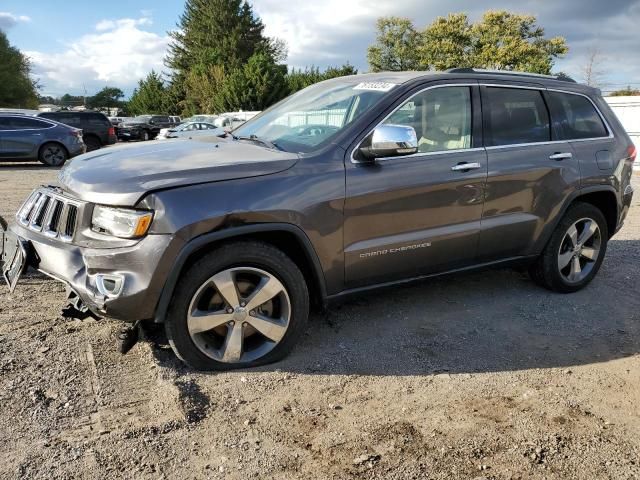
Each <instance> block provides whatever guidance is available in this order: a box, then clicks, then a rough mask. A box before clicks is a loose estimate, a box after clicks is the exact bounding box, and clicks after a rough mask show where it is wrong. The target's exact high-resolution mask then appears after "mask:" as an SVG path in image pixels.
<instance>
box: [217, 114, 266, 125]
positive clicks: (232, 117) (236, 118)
mask: <svg viewBox="0 0 640 480" xmlns="http://www.w3.org/2000/svg"><path fill="white" fill-rule="evenodd" d="M259 113H260V112H259V111H254V112H225V113H222V114H220V116H221V117H224V118H228V119H229V122H230V125H229V126H230V128H231V129H234V128H238V127H239V126H240V125H242V124H243V123H245V122H248V121H249V120H251V119H252V118H253V117H255V116H256V115H258V114H259Z"/></svg>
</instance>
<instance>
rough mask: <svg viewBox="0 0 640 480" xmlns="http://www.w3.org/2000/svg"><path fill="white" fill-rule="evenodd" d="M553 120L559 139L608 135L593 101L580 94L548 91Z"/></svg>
mask: <svg viewBox="0 0 640 480" xmlns="http://www.w3.org/2000/svg"><path fill="white" fill-rule="evenodd" d="M548 95H549V102H550V107H551V111H552V113H553V122H554V124H556V125H557V126H558V134H559V135H560V139H561V140H577V139H582V138H598V137H606V136H608V135H609V132H608V131H607V128H606V127H605V125H604V123H603V121H602V118H601V117H600V115H599V114H598V112H597V111H596V109H595V107H594V106H593V103H591V101H590V100H589V99H588V98H586V97H583V96H582V95H573V94H570V93H562V92H549V93H548Z"/></svg>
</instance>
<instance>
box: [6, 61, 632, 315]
mask: <svg viewBox="0 0 640 480" xmlns="http://www.w3.org/2000/svg"><path fill="white" fill-rule="evenodd" d="M361 78H362V81H385V82H393V83H396V84H398V87H397V88H394V89H393V90H392V91H391V92H389V94H388V95H387V96H386V97H385V98H384V99H383V100H382V101H381V102H380V104H379V105H378V107H377V108H376V109H374V110H373V111H371V112H369V114H367V115H364V116H363V117H361V118H358V119H357V120H356V121H354V122H353V123H352V124H351V125H350V126H349V127H348V128H345V129H344V131H342V132H340V133H339V134H338V135H336V137H335V138H334V139H333V141H332V142H331V143H329V144H327V145H324V146H323V147H322V148H321V149H319V150H318V151H316V152H314V153H313V154H306V155H300V156H298V155H294V154H290V153H284V152H277V151H274V150H270V149H267V148H264V147H261V146H257V145H254V144H251V143H249V142H233V141H221V142H219V143H215V144H204V143H203V144H199V143H197V142H182V141H176V142H172V143H171V145H165V144H163V145H161V146H159V145H156V144H154V145H150V144H143V145H139V146H131V147H130V148H125V149H118V150H117V151H116V150H114V151H113V152H98V153H96V154H91V155H86V156H84V157H82V158H81V159H79V160H78V161H74V162H71V164H70V165H69V166H68V167H67V168H66V169H65V170H64V172H63V173H62V174H61V177H60V181H61V185H62V189H63V191H64V192H66V194H69V195H71V196H73V197H76V198H80V199H82V200H85V201H87V202H96V203H106V204H110V205H120V206H125V205H128V206H135V207H136V208H149V209H153V210H154V211H155V218H154V221H153V224H152V226H151V230H150V232H149V235H148V236H147V237H145V238H144V239H143V240H140V241H122V240H119V239H113V238H108V237H106V238H105V236H100V235H98V234H94V233H91V232H89V231H87V230H88V227H87V223H86V222H87V219H88V218H90V212H91V209H92V206H91V203H88V204H87V206H86V208H85V210H84V214H83V222H84V230H83V231H82V232H81V235H80V241H81V243H80V244H78V242H75V243H74V244H72V245H68V246H64V247H63V246H59V245H58V246H57V247H56V246H55V245H53V246H49V245H46V244H47V242H45V241H44V240H43V239H42V238H41V236H39V235H38V234H36V233H34V232H31V231H29V230H26V229H24V228H22V227H20V226H15V227H13V230H14V231H15V232H16V233H17V234H18V235H19V236H21V237H23V238H25V239H28V240H31V241H32V243H33V247H34V249H35V250H36V252H37V253H38V255H39V256H40V257H41V258H42V257H43V254H44V255H45V256H46V257H47V258H46V259H44V258H43V259H42V260H41V263H40V265H39V267H40V268H41V269H42V270H43V271H45V272H47V273H49V274H52V275H54V276H56V277H57V278H59V279H61V280H62V281H64V282H66V283H68V284H71V285H73V286H74V288H76V289H77V291H78V293H79V294H80V296H81V297H82V298H83V299H85V301H87V303H88V304H89V305H90V306H91V307H92V308H93V309H95V310H96V311H97V312H98V313H100V314H107V315H109V316H113V317H115V318H120V319H123V320H128V321H132V320H137V319H140V318H151V317H155V318H156V320H158V321H162V320H163V308H164V307H162V306H163V305H164V306H165V307H166V305H167V304H168V302H169V301H170V298H171V295H172V292H173V288H174V286H175V283H176V282H177V281H178V280H177V279H179V275H180V271H181V269H182V268H183V266H184V265H185V263H186V262H187V261H188V259H189V258H190V255H192V254H195V255H197V254H198V252H200V251H201V250H202V249H203V248H207V247H208V246H209V245H211V243H212V242H217V241H221V240H225V241H228V240H229V239H230V238H234V237H235V236H239V235H247V234H252V233H253V234H255V235H258V234H260V235H261V234H263V233H264V232H267V231H276V232H283V233H285V232H286V233H288V234H290V235H291V236H290V237H287V238H288V240H287V242H290V244H291V246H290V247H289V244H288V243H286V242H285V243H284V244H283V245H282V248H283V250H284V251H285V253H289V251H290V252H291V253H293V251H294V250H295V249H296V248H295V246H294V243H298V244H299V246H300V248H302V249H304V250H305V252H306V253H307V255H308V258H309V259H311V261H310V268H311V269H312V270H314V272H313V273H314V277H315V278H316V279H317V282H319V283H320V284H321V285H320V288H319V290H320V292H321V293H322V296H323V300H324V301H328V300H331V299H335V298H339V297H341V296H344V295H345V294H348V293H350V292H354V291H359V290H361V289H363V288H373V287H376V286H380V285H384V284H388V283H392V282H395V281H406V280H409V279H413V278H420V277H423V276H427V275H433V274H438V273H444V272H447V271H452V270H457V269H464V268H471V267H475V266H481V265H486V264H489V263H492V262H502V261H511V260H514V259H526V258H530V257H531V256H534V255H537V254H539V253H540V252H541V251H542V248H543V247H544V245H545V244H546V241H547V239H548V238H549V236H550V234H551V232H552V231H553V228H555V224H556V223H557V222H558V221H559V219H560V218H561V216H562V214H563V212H564V211H565V210H566V208H568V206H569V204H570V202H571V201H573V200H575V199H576V198H579V197H580V196H581V195H582V194H584V193H592V192H604V194H606V195H611V198H614V199H615V205H616V208H615V218H613V225H616V228H619V226H620V225H621V224H622V221H623V220H624V216H625V214H626V211H627V209H628V206H629V204H630V201H631V193H630V192H629V189H628V186H629V182H630V177H631V168H632V166H631V163H630V162H629V161H627V160H625V158H626V157H627V156H628V155H627V153H626V149H627V147H628V146H629V145H631V142H630V140H629V138H628V136H627V135H626V133H624V130H622V127H621V126H620V124H619V122H617V120H616V119H615V117H614V116H612V114H611V113H610V110H608V108H605V106H604V105H602V104H603V103H604V102H603V101H602V100H601V99H600V98H599V95H598V93H597V92H596V91H595V90H593V89H591V88H588V87H585V86H581V85H577V84H573V83H569V82H562V81H557V80H544V81H542V80H539V79H536V80H535V82H532V81H523V80H522V78H521V77H515V76H514V77H509V76H505V75H486V74H483V75H473V74H423V73H416V72H411V73H408V74H403V73H398V74H393V73H391V74H389V73H385V74H371V75H362V76H361ZM330 81H339V79H336V80H330ZM434 82H436V83H437V82H439V83H442V82H445V83H447V82H456V83H469V84H477V83H478V82H481V83H483V84H484V83H494V84H495V83H502V84H509V85H513V86H529V87H537V88H540V89H542V90H544V89H545V88H557V89H561V90H565V91H572V92H577V93H581V94H585V95H588V96H589V97H590V98H592V99H593V101H594V102H596V104H597V105H598V107H599V108H600V110H601V111H602V112H603V113H604V114H605V115H606V118H607V123H608V124H609V126H610V128H611V129H612V130H613V132H612V133H613V135H614V140H611V139H601V140H600V139H599V140H595V141H586V142H585V141H583V142H561V143H560V144H558V143H553V142H547V143H548V144H547V143H545V144H540V145H535V146H533V147H528V146H515V147H507V148H502V149H485V148H484V147H483V146H482V144H481V143H477V142H478V141H481V125H480V130H479V131H478V130H476V129H474V147H475V149H473V150H470V151H464V152H462V151H461V152H447V153H444V154H438V155H425V156H424V158H419V157H413V158H393V159H389V160H382V161H378V162H376V163H370V164H359V163H357V162H353V161H352V159H353V157H354V155H355V154H356V153H357V145H358V144H359V142H361V141H362V140H363V138H364V137H365V136H366V135H367V134H368V132H370V131H371V129H372V128H374V127H375V125H376V124H377V123H379V122H380V121H382V119H384V118H385V117H386V115H388V114H389V113H390V112H392V111H393V109H394V108H395V107H396V106H398V105H399V104H401V102H402V101H403V100H404V99H406V98H408V97H409V96H410V95H411V94H412V92H415V91H416V90H417V89H420V88H426V87H428V86H430V85H433V84H434ZM476 88H477V87H476ZM476 113H478V114H479V112H476ZM477 119H478V117H477V116H476V115H475V114H474V121H476V122H477ZM567 148H571V150H572V152H573V153H575V157H574V159H573V160H572V161H569V162H566V161H563V162H562V163H557V162H555V161H553V162H552V161H551V160H550V159H549V158H548V157H549V154H550V153H554V152H556V151H559V150H560V151H564V150H566V149H567ZM603 150H607V151H608V152H609V154H610V158H611V159H612V160H611V168H610V169H604V170H603V169H602V168H601V165H600V166H599V164H598V163H597V161H596V151H603ZM470 160H472V161H474V162H478V163H481V164H482V165H483V168H482V169H480V170H475V171H473V172H453V171H451V170H450V167H451V166H452V165H455V164H457V163H459V162H461V161H470ZM625 191H626V192H627V193H626V194H625V193H624V192H625ZM423 243H428V244H429V246H425V247H421V248H416V249H413V248H409V249H405V250H401V248H402V247H411V246H412V245H418V244H423ZM43 245H46V246H43ZM96 245H99V247H100V248H96ZM398 248H399V249H400V251H399V252H397V254H393V255H382V256H369V257H364V258H363V257H361V254H362V253H367V252H370V251H376V250H385V249H386V250H392V249H398ZM63 252H67V253H63ZM87 252H90V254H87ZM41 253H42V254H41ZM83 265H84V267H83ZM37 266H38V265H37ZM101 271H117V272H119V273H122V274H124V275H127V276H128V278H130V279H131V281H130V282H129V283H130V286H129V288H130V290H128V291H127V294H126V295H123V296H121V297H120V298H118V299H113V300H109V299H101V301H100V302H96V300H95V298H94V295H93V294H92V290H91V288H92V286H91V281H90V276H91V275H93V274H95V273H97V272H101ZM87 278H88V279H89V280H87ZM158 306H160V307H158Z"/></svg>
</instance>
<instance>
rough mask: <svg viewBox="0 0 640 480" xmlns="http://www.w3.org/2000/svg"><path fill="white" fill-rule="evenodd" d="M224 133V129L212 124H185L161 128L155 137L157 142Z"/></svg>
mask: <svg viewBox="0 0 640 480" xmlns="http://www.w3.org/2000/svg"><path fill="white" fill-rule="evenodd" d="M224 133H225V130H224V128H222V127H217V126H216V125H214V124H213V123H206V122H185V123H181V124H180V125H178V126H176V127H173V128H163V129H161V130H160V133H159V134H158V136H157V137H156V138H157V139H158V140H165V139H168V138H193V137H202V136H207V135H209V136H212V137H214V136H217V135H222V134H224Z"/></svg>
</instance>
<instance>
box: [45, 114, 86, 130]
mask: <svg viewBox="0 0 640 480" xmlns="http://www.w3.org/2000/svg"><path fill="white" fill-rule="evenodd" d="M39 116H40V117H44V118H50V119H51V120H55V121H56V122H60V123H64V124H65V125H71V126H72V127H78V128H80V125H81V123H82V122H81V121H80V117H79V115H78V114H77V113H57V112H47V113H42V114H40V115H39Z"/></svg>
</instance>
